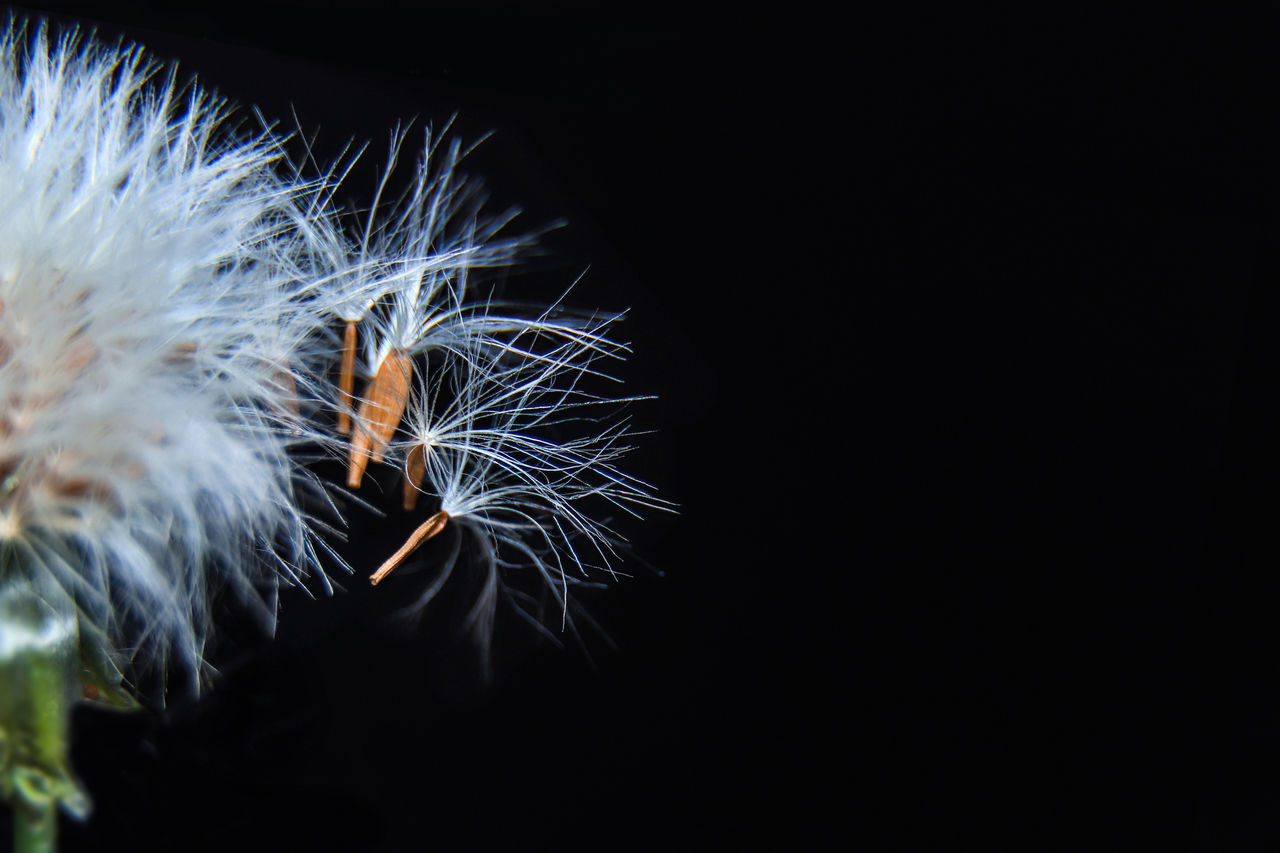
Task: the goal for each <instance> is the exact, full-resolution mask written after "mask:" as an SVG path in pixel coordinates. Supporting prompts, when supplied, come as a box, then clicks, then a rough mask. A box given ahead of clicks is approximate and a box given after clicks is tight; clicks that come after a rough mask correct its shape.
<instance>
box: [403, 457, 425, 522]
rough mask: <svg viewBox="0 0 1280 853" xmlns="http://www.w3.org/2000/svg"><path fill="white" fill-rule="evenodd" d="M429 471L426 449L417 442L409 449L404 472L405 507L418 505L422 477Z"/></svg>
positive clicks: (409, 507) (407, 508) (411, 507)
mask: <svg viewBox="0 0 1280 853" xmlns="http://www.w3.org/2000/svg"><path fill="white" fill-rule="evenodd" d="M426 473H427V456H426V449H425V448H424V447H423V446H422V445H421V444H415V445H414V446H413V449H412V450H410V451H409V458H408V459H407V460H406V467H405V472H404V508H405V509H406V510H412V509H413V508H414V507H415V506H417V505H418V495H419V494H420V492H419V491H418V489H419V488H420V487H421V486H422V478H423V477H424V476H426Z"/></svg>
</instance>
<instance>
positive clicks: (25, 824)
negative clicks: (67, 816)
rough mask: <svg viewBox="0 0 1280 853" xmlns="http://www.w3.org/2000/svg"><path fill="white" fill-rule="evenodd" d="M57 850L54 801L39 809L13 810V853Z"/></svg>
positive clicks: (49, 852)
mask: <svg viewBox="0 0 1280 853" xmlns="http://www.w3.org/2000/svg"><path fill="white" fill-rule="evenodd" d="M33 812H39V814H38V815H37V814H33ZM57 849H58V805H57V803H56V802H55V801H54V800H49V801H48V802H46V803H44V804H43V805H42V806H41V807H39V808H15V809H14V810H13V850H14V853H53V851H55V850H57Z"/></svg>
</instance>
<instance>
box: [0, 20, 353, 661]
mask: <svg viewBox="0 0 1280 853" xmlns="http://www.w3.org/2000/svg"><path fill="white" fill-rule="evenodd" d="M224 125H225V122H224V108H223V106H222V105H221V104H220V102H218V101H216V100H215V99H213V98H211V97H210V96H209V95H207V94H206V93H204V92H202V91H201V90H200V89H199V88H197V87H194V86H187V87H179V86H178V85H176V83H175V80H174V77H173V75H172V73H168V74H162V73H161V72H160V69H159V68H158V67H157V66H155V65H153V64H152V63H150V62H149V61H148V60H146V59H144V58H143V56H142V54H141V53H140V51H139V50H138V49H137V48H133V47H114V48H112V47H103V46H99V45H96V44H94V43H92V42H91V41H87V40H84V39H82V38H81V37H80V36H79V35H78V34H76V33H71V34H68V35H64V36H62V37H60V38H57V39H53V38H51V37H50V36H49V35H48V33H47V32H46V29H45V28H44V27H43V26H39V27H35V28H33V29H31V30H28V29H27V28H25V27H23V26H22V25H20V24H13V23H11V24H10V25H9V26H8V28H7V29H6V30H5V31H4V32H3V35H0V200H2V201H0V552H2V555H3V557H4V559H3V562H0V575H4V576H5V577H13V576H19V577H20V578H22V579H24V580H27V581H30V582H33V583H37V584H38V585H40V587H41V588H43V589H48V590H61V591H62V592H64V593H65V594H66V595H67V596H68V597H69V598H70V599H71V600H72V601H74V602H75V605H76V607H77V608H78V612H79V614H80V619H81V621H82V622H85V623H87V625H90V626H92V627H93V628H95V629H97V630H100V631H101V632H104V634H105V636H106V637H108V638H109V641H110V643H111V647H112V651H113V653H114V654H115V655H116V657H117V662H118V663H119V664H120V665H121V666H127V665H129V664H133V665H134V668H135V670H136V671H142V670H146V669H149V668H150V669H153V670H155V669H158V670H159V671H160V672H163V671H164V670H166V669H170V668H175V667H176V668H177V669H178V670H180V671H183V672H185V673H187V674H188V675H189V676H190V678H191V680H192V682H193V683H195V682H197V681H198V676H199V673H200V670H201V666H202V663H203V650H204V644H205V640H206V638H207V636H208V633H209V627H210V618H211V617H210V600H211V595H212V594H213V593H215V592H216V591H218V590H219V589H223V588H230V589H232V590H234V591H235V592H236V593H239V594H240V597H241V599H242V600H243V601H246V602H251V603H252V604H253V605H254V606H255V607H256V609H257V611H258V612H259V614H260V616H261V618H262V619H263V620H264V621H267V622H270V621H271V620H272V619H273V618H274V604H273V602H274V589H275V587H276V584H277V583H278V582H279V581H280V580H281V579H285V580H288V581H295V580H298V579H300V578H302V577H303V576H305V575H307V574H308V573H312V572H315V571H316V570H317V568H318V554H317V552H316V547H317V545H316V540H315V539H314V537H313V536H312V535H311V533H310V529H309V524H308V519H307V517H306V515H305V514H304V512H303V510H301V509H300V508H299V502H298V500H297V497H298V495H297V493H296V492H297V489H298V488H299V486H300V483H303V482H305V481H306V479H305V476H304V472H303V469H302V468H301V467H300V466H299V464H298V463H297V462H295V461H293V460H292V459H291V457H290V455H289V449H290V446H291V445H292V444H294V443H297V442H300V441H307V440H311V439H314V438H316V437H318V436H319V433H318V432H317V431H315V430H314V429H313V428H312V427H311V426H309V421H308V417H309V415H310V414H311V413H312V412H314V411H316V410H317V408H318V407H319V406H320V405H321V404H322V403H323V401H322V400H321V399H320V396H321V394H322V389H323V388H324V384H323V382H322V381H321V379H320V378H318V377H317V376H315V375H313V374H312V373H310V372H309V370H310V365H312V363H313V359H314V357H315V356H316V354H317V350H316V349H315V348H316V347H317V341H318V340H320V336H321V334H322V333H323V330H324V328H325V325H326V324H327V323H328V322H329V321H330V319H331V314H330V312H329V311H328V310H326V309H325V306H324V299H323V298H320V297H318V296H317V291H316V285H315V279H314V278H311V277H309V276H308V273H309V271H311V270H312V268H313V267H314V265H315V264H314V261H313V260H312V256H313V255H314V254H315V252H314V248H313V247H314V246H315V245H316V242H317V239H318V237H323V236H324V234H322V233H320V232H323V231H324V228H325V223H324V220H322V219H318V218H315V217H312V219H311V221H310V222H309V223H308V225H307V228H305V229H304V228H301V227H299V221H300V219H301V218H302V217H303V216H304V215H305V213H304V212H305V210H306V209H307V207H308V204H309V201H308V198H307V193H308V192H313V191H314V190H315V187H314V186H312V187H308V186H307V185H305V184H300V183H298V182H286V181H283V180H281V179H280V178H278V177H277V173H276V165H277V161H278V160H279V159H280V150H279V143H278V141H277V140H276V139H275V138H274V137H272V136H271V135H270V134H269V133H267V132H265V131H264V132H263V133H261V134H259V135H257V136H254V137H252V138H244V137H242V136H237V135H235V134H234V133H233V132H231V131H230V130H228V129H227V128H226V127H225V126H224Z"/></svg>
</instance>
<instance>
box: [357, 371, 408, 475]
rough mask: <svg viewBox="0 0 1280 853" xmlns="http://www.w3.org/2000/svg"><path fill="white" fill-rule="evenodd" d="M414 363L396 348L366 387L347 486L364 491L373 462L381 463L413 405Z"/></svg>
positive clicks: (358, 419)
mask: <svg viewBox="0 0 1280 853" xmlns="http://www.w3.org/2000/svg"><path fill="white" fill-rule="evenodd" d="M412 371H413V361H412V360H411V359H410V358H409V356H408V354H407V353H405V352H404V351H403V350H398V349H393V350H392V351H391V352H389V353H388V354H387V357H386V358H385V359H383V360H382V365H381V366H380V367H379V368H378V372H377V373H376V374H374V377H373V379H371V380H370V381H369V385H368V387H367V388H365V392H364V400H363V401H362V402H361V403H360V411H359V412H358V413H357V415H356V424H355V438H353V439H352V440H351V458H350V462H349V463H348V465H347V485H348V486H349V487H350V488H353V489H358V488H360V481H361V480H363V479H364V469H365V468H367V467H368V465H369V460H370V459H372V460H373V461H374V462H381V461H382V457H383V452H384V451H385V450H386V447H387V444H388V443H389V442H390V441H391V437H392V436H393V435H395V432H396V427H397V426H399V425H400V417H401V416H402V415H403V414H404V407H405V405H406V404H407V403H408V402H409V379H410V376H411V375H412Z"/></svg>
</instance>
